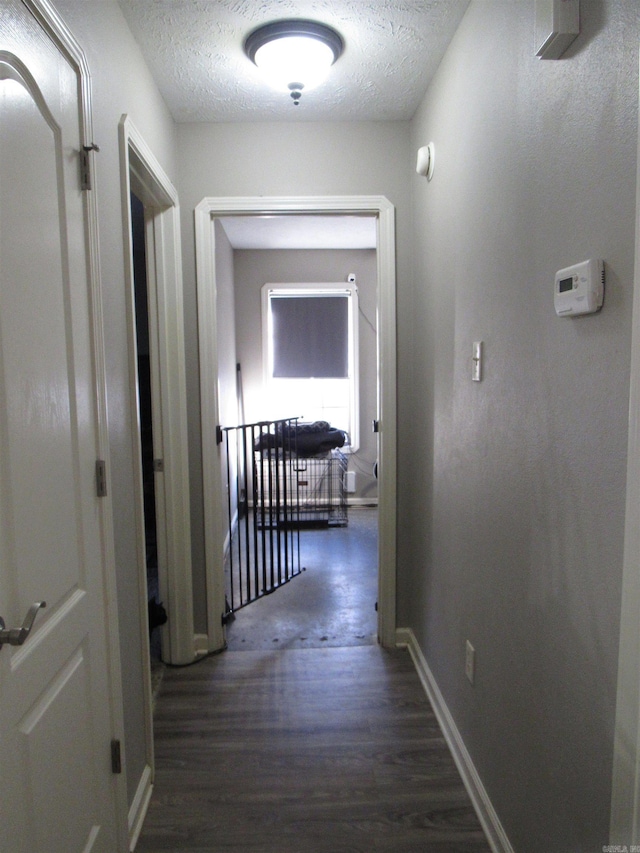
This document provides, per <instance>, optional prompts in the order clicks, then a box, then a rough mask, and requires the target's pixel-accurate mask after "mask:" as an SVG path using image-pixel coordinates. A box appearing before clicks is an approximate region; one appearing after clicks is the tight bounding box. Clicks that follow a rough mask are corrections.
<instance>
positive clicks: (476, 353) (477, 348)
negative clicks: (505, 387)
mask: <svg viewBox="0 0 640 853" xmlns="http://www.w3.org/2000/svg"><path fill="white" fill-rule="evenodd" d="M471 365H472V367H471V378H472V379H473V381H474V382H480V380H481V379H482V341H474V342H473V356H472V358H471Z"/></svg>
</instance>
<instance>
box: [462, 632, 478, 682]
mask: <svg viewBox="0 0 640 853" xmlns="http://www.w3.org/2000/svg"><path fill="white" fill-rule="evenodd" d="M464 674H465V675H466V676H467V678H468V679H469V683H470V684H473V683H474V681H475V678H476V650H475V649H474V648H473V646H472V645H471V643H470V642H469V640H467V646H466V653H465V658H464Z"/></svg>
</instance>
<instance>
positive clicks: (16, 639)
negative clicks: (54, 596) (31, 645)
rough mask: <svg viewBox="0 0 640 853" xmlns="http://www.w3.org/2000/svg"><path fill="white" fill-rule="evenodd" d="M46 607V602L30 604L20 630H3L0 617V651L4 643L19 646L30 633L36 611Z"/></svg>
mask: <svg viewBox="0 0 640 853" xmlns="http://www.w3.org/2000/svg"><path fill="white" fill-rule="evenodd" d="M46 606H47V602H46V601H36V602H35V604H32V605H31V607H30V608H29V610H28V611H27V615H26V616H25V617H24V622H23V623H22V628H5V624H4V619H3V618H2V616H0V649H1V648H2V646H3V645H4V644H5V643H8V644H9V645H10V646H21V645H22V644H23V643H24V641H25V640H26V639H27V637H28V636H29V634H30V633H31V629H32V628H33V623H34V622H35V618H36V615H37V613H38V610H40V608H41V607H46Z"/></svg>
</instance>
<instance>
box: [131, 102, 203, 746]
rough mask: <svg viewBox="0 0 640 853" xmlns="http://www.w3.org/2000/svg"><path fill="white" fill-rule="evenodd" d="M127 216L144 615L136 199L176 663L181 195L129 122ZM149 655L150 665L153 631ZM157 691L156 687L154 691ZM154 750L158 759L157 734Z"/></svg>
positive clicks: (182, 381) (181, 470) (181, 612)
mask: <svg viewBox="0 0 640 853" xmlns="http://www.w3.org/2000/svg"><path fill="white" fill-rule="evenodd" d="M119 130H120V157H121V182H122V212H123V223H124V246H125V253H124V254H125V277H126V284H127V300H128V318H127V319H128V334H129V353H130V357H129V371H130V399H131V409H132V411H133V412H135V413H137V418H138V420H137V422H136V429H135V430H134V431H133V435H132V441H133V455H134V462H135V466H136V471H137V472H138V475H137V476H136V494H135V505H136V526H137V534H138V535H137V542H138V574H139V580H140V614H141V620H142V625H143V626H146V625H147V592H146V555H145V540H144V510H143V490H142V460H141V454H140V429H139V427H140V424H139V413H138V368H137V345H136V328H135V301H134V282H133V243H132V230H131V205H130V192H131V190H132V189H133V190H134V192H136V194H137V195H138V196H139V197H140V200H141V201H142V202H143V204H144V209H145V238H146V246H147V276H148V282H147V285H148V291H149V326H150V329H149V332H150V338H151V346H152V354H151V360H152V374H154V376H153V378H152V382H153V381H154V379H155V382H154V385H155V387H154V390H156V391H157V393H156V394H155V395H154V396H155V399H154V401H153V406H154V409H153V426H154V458H156V459H161V460H162V462H163V465H162V466H161V467H162V468H163V470H162V471H157V472H156V475H155V485H156V500H157V510H158V512H157V515H158V539H159V552H160V553H161V555H162V559H161V561H160V567H159V586H160V596H161V599H162V601H163V603H164V605H165V607H166V609H167V611H168V614H169V620H168V622H167V625H166V627H165V628H164V629H163V630H164V634H163V658H164V659H165V660H166V661H167V662H169V663H174V664H181V663H189V662H191V661H192V660H193V659H194V635H193V592H192V572H191V529H190V525H191V521H190V508H189V467H188V440H187V391H186V371H185V358H184V323H183V291H182V267H181V247H180V246H181V244H180V206H179V203H178V194H177V192H176V190H175V189H174V187H173V185H172V184H171V181H170V180H169V179H168V177H167V175H166V174H165V172H164V170H163V169H162V167H161V166H160V164H159V162H158V161H157V159H156V158H155V156H154V155H153V153H152V151H151V149H150V148H149V146H148V145H147V144H146V143H145V141H144V139H143V138H142V136H141V135H140V133H139V132H138V131H137V130H136V128H135V126H134V125H133V123H132V121H131V119H130V118H128V117H127V116H126V115H125V116H123V117H122V120H121V121H120V126H119ZM142 654H143V657H144V658H145V660H146V661H147V666H148V659H149V642H148V631H147V632H146V633H145V636H144V637H143V649H142ZM149 689H150V688H149ZM148 719H149V726H150V721H151V706H150V699H149V709H148ZM149 743H150V747H149V751H150V754H152V745H151V735H150V734H149Z"/></svg>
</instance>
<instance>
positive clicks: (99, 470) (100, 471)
mask: <svg viewBox="0 0 640 853" xmlns="http://www.w3.org/2000/svg"><path fill="white" fill-rule="evenodd" d="M96 494H97V496H98V497H99V498H106V496H107V463H106V462H105V461H104V459H97V460H96Z"/></svg>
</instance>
